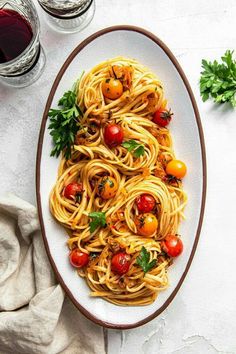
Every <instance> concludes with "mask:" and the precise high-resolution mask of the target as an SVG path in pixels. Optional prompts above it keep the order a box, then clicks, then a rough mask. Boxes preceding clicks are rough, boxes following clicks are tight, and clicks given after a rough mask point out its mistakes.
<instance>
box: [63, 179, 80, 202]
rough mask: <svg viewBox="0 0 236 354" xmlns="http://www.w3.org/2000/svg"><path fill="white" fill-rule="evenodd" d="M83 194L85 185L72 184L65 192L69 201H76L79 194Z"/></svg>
mask: <svg viewBox="0 0 236 354" xmlns="http://www.w3.org/2000/svg"><path fill="white" fill-rule="evenodd" d="M82 192H83V184H82V183H76V182H73V183H70V184H68V185H67V186H66V188H65V190H64V196H65V197H66V198H68V199H74V197H76V196H77V195H78V194H80V193H82Z"/></svg>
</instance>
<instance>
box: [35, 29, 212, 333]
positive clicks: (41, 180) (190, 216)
mask: <svg viewBox="0 0 236 354" xmlns="http://www.w3.org/2000/svg"><path fill="white" fill-rule="evenodd" d="M118 55H122V56H127V57H131V58H135V59H137V60H138V61H140V62H141V63H143V64H144V65H145V66H147V67H149V68H150V69H151V70H152V71H153V72H154V73H156V74H157V75H158V77H159V78H160V80H161V81H162V83H163V85H164V89H165V95H166V97H167V99H168V103H169V106H170V107H171V108H172V110H173V112H174V119H173V120H172V122H171V124H170V130H171V133H172V136H173V140H174V149H175V152H176V155H177V156H178V158H180V159H181V160H183V161H185V162H186V164H187V166H188V174H187V176H186V177H185V179H184V188H185V190H186V191H187V193H188V196H189V202H188V205H187V208H186V217H187V219H186V221H184V222H182V224H181V227H180V234H181V235H182V238H183V241H184V246H185V249H184V252H183V254H182V255H181V257H179V258H177V259H176V260H175V261H174V264H173V265H172V266H171V267H170V268H169V278H170V287H169V288H168V289H167V290H165V291H163V292H161V293H160V294H159V296H158V298H157V299H156V301H155V302H154V303H153V304H152V305H149V306H143V307H121V306H116V305H113V304H111V303H109V302H107V301H105V300H103V299H100V298H93V297H90V296H89V288H88V286H87V285H86V282H85V281H84V280H83V279H82V278H80V277H79V276H78V275H77V273H76V272H75V271H74V270H73V269H72V268H71V266H70V265H69V262H68V249H67V246H66V240H67V237H66V234H65V231H64V229H63V228H62V227H61V226H60V225H59V224H58V223H56V222H55V220H54V219H53V217H52V216H51V214H50V212H49V206H48V199H49V193H50V191H51V188H52V187H53V185H54V183H55V181H56V176H57V168H58V163H59V159H56V158H52V157H50V151H51V149H52V141H51V136H50V135H49V131H48V129H47V126H48V119H47V116H48V110H49V109H50V107H56V106H57V102H58V99H59V98H60V97H61V96H62V95H63V93H64V91H66V90H68V89H70V88H71V86H72V84H73V82H74V81H75V80H76V78H78V77H79V75H80V73H81V72H82V71H83V70H85V71H87V70H89V69H91V68H92V67H93V66H94V65H96V64H98V63H99V62H101V61H103V60H106V59H108V58H112V57H115V56H118ZM36 183H37V202H38V211H39V217H40V222H41V228H42V234H43V239H44V243H45V247H46V250H47V254H48V256H49V259H50V262H51V264H52V266H53V268H54V271H55V273H56V275H57V277H58V280H59V282H60V283H61V285H62V287H63V288H64V290H65V292H66V293H67V295H68V296H69V297H70V299H71V300H72V301H73V303H74V304H75V305H76V306H77V308H78V309H79V310H80V311H81V312H82V313H83V314H84V315H85V316H87V317H88V318H90V319H91V320H93V321H94V322H96V323H98V324H101V325H103V326H106V327H113V328H132V327H137V326H139V325H142V324H144V323H146V322H148V321H150V320H151V319H153V318H154V317H155V316H157V315H159V314H160V313H161V312H162V311H163V310H164V309H165V308H166V307H167V306H168V305H169V303H170V302H171V300H172V299H173V298H174V296H175V295H176V293H177V292H178V290H179V288H180V285H181V284H182V282H183V280H184V278H185V276H186V273H187V271H188V269H189V266H190V264H191V261H192V258H193V255H194V253H195V249H196V246H197V242H198V238H199V234H200V229H201V224H202V219H203V213H204V205H205V195H206V158H205V148H204V139H203V133H202V128H201V122H200V118H199V114H198V110H197V107H196V103H195V100H194V97H193V94H192V91H191V88H190V86H189V84H188V82H187V79H186V77H185V75H184V73H183V71H182V69H181V68H180V66H179V64H178V62H177V61H176V59H175V57H174V56H173V54H172V53H171V52H170V50H169V49H168V48H167V47H166V46H165V45H164V44H163V43H162V42H161V41H160V40H159V39H158V38H157V37H155V36H154V35H152V34H151V33H149V32H147V31H145V30H143V29H140V28H137V27H131V26H116V27H110V28H107V29H104V30H102V31H99V32H97V33H95V34H94V35H92V36H90V37H89V38H87V39H86V40H85V41H84V42H82V43H81V44H80V45H79V46H78V47H77V48H75V50H74V51H73V52H72V54H71V55H70V56H69V57H68V59H67V61H66V62H65V64H64V65H63V66H62V68H61V70H60V72H59V73H58V75H57V77H56V80H55V82H54V84H53V86H52V89H51V92H50V95H49V98H48V101H47V104H46V108H45V111H44V116H43V120H42V125H41V131H40V136H39V143H38V154H37V173H36Z"/></svg>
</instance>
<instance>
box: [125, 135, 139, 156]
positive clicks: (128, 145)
mask: <svg viewBox="0 0 236 354" xmlns="http://www.w3.org/2000/svg"><path fill="white" fill-rule="evenodd" d="M121 145H122V146H123V147H124V148H125V149H127V150H128V151H129V152H132V153H133V155H134V156H135V157H140V156H142V155H144V146H143V145H142V144H139V143H137V142H136V141H135V140H133V139H131V140H128V141H124V142H123V143H122V144H121Z"/></svg>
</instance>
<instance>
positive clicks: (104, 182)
mask: <svg viewBox="0 0 236 354" xmlns="http://www.w3.org/2000/svg"><path fill="white" fill-rule="evenodd" d="M117 190H118V184H117V182H116V180H115V178H113V177H111V176H104V177H102V178H100V179H99V181H98V187H97V193H98V195H99V196H100V197H102V198H103V199H110V198H113V197H114V196H115V195H116V192H117Z"/></svg>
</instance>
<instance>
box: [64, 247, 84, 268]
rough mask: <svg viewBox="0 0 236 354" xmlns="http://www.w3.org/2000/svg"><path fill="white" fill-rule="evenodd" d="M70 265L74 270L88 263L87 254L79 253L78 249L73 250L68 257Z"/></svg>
mask: <svg viewBox="0 0 236 354" xmlns="http://www.w3.org/2000/svg"><path fill="white" fill-rule="evenodd" d="M69 258H70V263H71V265H72V266H73V267H75V268H82V267H84V266H86V265H87V264H88V262H89V256H88V254H87V253H84V252H81V251H80V249H79V248H75V249H74V250H72V251H71V252H70V255H69Z"/></svg>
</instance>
